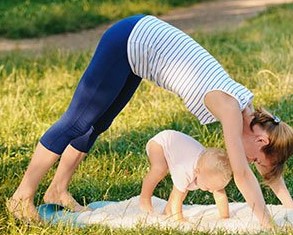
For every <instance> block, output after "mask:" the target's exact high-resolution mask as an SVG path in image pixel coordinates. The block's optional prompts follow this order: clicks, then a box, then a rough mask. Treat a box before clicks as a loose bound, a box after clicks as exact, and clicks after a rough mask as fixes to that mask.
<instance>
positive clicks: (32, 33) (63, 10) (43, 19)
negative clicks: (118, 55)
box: [0, 0, 199, 38]
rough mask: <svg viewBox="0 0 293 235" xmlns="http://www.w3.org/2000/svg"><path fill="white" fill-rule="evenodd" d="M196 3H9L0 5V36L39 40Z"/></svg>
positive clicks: (90, 0)
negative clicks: (128, 17)
mask: <svg viewBox="0 0 293 235" xmlns="http://www.w3.org/2000/svg"><path fill="white" fill-rule="evenodd" d="M196 2H199V0H135V1H130V0H127V1H125V0H80V1H77V0H51V1H40V0H30V1H23V0H10V1H0V25H1V27H0V35H1V36H4V37H8V38H24V37H28V38H30V37H41V36H45V35H50V34H57V33H62V32H76V31H79V30H81V29H88V28H93V27H95V26H98V25H101V24H102V23H105V22H109V21H111V20H115V19H120V18H122V17H126V16H129V15H133V14H138V13H144V14H155V15H159V14H162V13H165V12H167V11H168V10H170V9H172V8H174V7H175V6H182V5H186V4H192V3H196Z"/></svg>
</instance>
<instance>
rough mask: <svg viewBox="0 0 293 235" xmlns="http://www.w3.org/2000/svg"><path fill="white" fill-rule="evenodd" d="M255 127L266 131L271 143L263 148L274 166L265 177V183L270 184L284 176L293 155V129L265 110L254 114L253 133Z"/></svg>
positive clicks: (251, 125)
mask: <svg viewBox="0 0 293 235" xmlns="http://www.w3.org/2000/svg"><path fill="white" fill-rule="evenodd" d="M254 125H259V126H260V127H261V128H262V129H263V130H265V131H266V133H267V134H268V138H269V141H270V142H269V144H268V145H266V146H264V147H263V148H262V151H263V152H264V154H265V155H266V157H267V158H269V159H270V162H271V164H272V169H271V170H270V171H269V172H268V173H266V174H265V175H263V177H264V180H265V182H266V183H270V182H272V181H274V180H275V179H277V178H279V177H280V176H281V175H282V172H283V169H284V164H285V162H286V161H287V160H288V158H289V157H290V156H291V155H292V154H293V129H292V127H290V126H289V125H288V124H286V123H285V122H282V121H281V119H280V118H278V117H277V116H274V115H272V114H270V113H269V112H268V111H266V110H265V109H263V108H259V109H256V111H255V112H254V113H253V119H252V121H251V123H250V129H251V130H252V131H253V127H254Z"/></svg>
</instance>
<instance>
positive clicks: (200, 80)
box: [127, 16, 253, 124]
mask: <svg viewBox="0 0 293 235" xmlns="http://www.w3.org/2000/svg"><path fill="white" fill-rule="evenodd" d="M127 52H128V60H129V63H130V66H131V68H132V71H133V73H134V74H136V75H137V76H140V77H142V78H146V79H149V80H151V81H153V82H155V83H156V84H158V85H159V86H160V87H162V88H165V89H167V90H169V91H171V92H174V93H175V94H177V95H179V96H180V97H181V98H182V99H183V101H184V103H185V105H186V107H187V109H188V110H189V111H190V112H191V113H192V114H194V115H195V116H196V117H197V118H198V119H199V121H200V123H201V124H208V123H212V122H215V121H216V118H215V117H214V116H213V115H212V114H211V113H210V112H209V110H208V109H207V108H206V106H205V105H204V97H205V95H206V94H207V92H209V91H213V90H220V91H223V92H225V93H227V94H229V95H231V96H232V97H234V98H235V99H236V100H237V101H238V103H239V107H240V110H244V108H245V107H246V106H247V105H248V104H249V103H250V102H251V100H252V99H253V94H252V93H251V92H250V91H249V90H248V89H247V88H245V87H244V86H243V85H241V84H239V83H237V82H235V81H234V80H233V79H231V78H230V76H229V75H228V74H227V73H226V72H225V70H224V69H223V67H222V66H221V65H220V64H219V62H218V61H217V60H216V59H215V58H214V57H213V56H211V55H210V54H209V52H208V51H206V50H205V49H204V48H203V47H202V46H201V45H199V44H198V43H197V42H196V41H194V39H192V38H191V37H190V36H188V35H187V34H185V33H184V32H182V31H181V30H179V29H177V28H175V27H173V26H172V25H170V24H168V23H166V22H164V21H162V20H160V19H158V18H156V17H154V16H145V17H143V18H142V19H141V20H139V21H138V22H137V24H136V25H135V27H134V28H133V30H132V32H131V34H130V36H129V39H128V45H127Z"/></svg>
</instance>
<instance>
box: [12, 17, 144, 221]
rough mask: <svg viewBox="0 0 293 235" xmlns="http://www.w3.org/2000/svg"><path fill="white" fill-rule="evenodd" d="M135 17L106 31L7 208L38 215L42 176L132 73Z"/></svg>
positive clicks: (22, 214) (22, 215)
mask: <svg viewBox="0 0 293 235" xmlns="http://www.w3.org/2000/svg"><path fill="white" fill-rule="evenodd" d="M132 19H133V20H131V19H126V20H122V21H120V22H118V23H117V24H115V25H114V26H113V27H111V28H110V29H109V30H107V31H106V32H105V34H104V35H103V37H102V39H101V41H100V43H99V45H98V47H97V49H96V52H95V54H94V56H93V58H92V60H91V62H90V64H89V66H88V68H87V70H86V71H85V73H84V75H83V77H82V78H81V80H80V82H79V85H78V87H77V89H76V91H75V94H74V96H73V99H72V102H71V104H70V106H69V108H68V110H67V111H66V112H65V114H64V115H63V116H62V117H61V119H60V120H59V121H58V122H57V123H55V124H54V125H53V126H52V127H51V128H50V129H49V130H48V131H47V132H46V133H45V134H44V135H43V137H42V138H41V140H40V144H38V146H37V149H36V151H35V153H34V155H33V158H32V160H31V162H30V164H29V166H28V169H27V171H26V173H25V175H24V178H23V180H22V182H21V184H20V185H19V187H18V188H17V190H16V192H15V193H14V195H13V196H12V198H11V199H10V200H9V201H8V202H7V206H8V210H9V211H10V212H12V213H14V214H15V216H17V217H18V218H20V219H27V220H31V219H35V218H36V217H37V219H38V216H37V213H36V209H35V208H34V205H33V197H34V194H35V192H36V189H37V186H38V184H39V182H40V180H41V178H42V177H43V176H44V174H45V173H46V172H47V171H48V170H49V168H50V167H51V166H52V165H53V164H54V162H55V161H56V160H57V159H58V156H59V155H61V154H62V153H63V151H64V150H65V148H66V147H67V146H68V144H69V143H70V142H71V141H72V140H73V139H76V138H78V137H79V136H82V135H84V134H85V133H86V132H87V131H88V130H89V129H90V128H91V126H92V125H93V124H94V123H96V122H97V120H98V119H99V118H100V117H101V116H102V115H103V113H105V111H106V110H107V109H108V108H109V107H110V105H111V104H112V103H113V101H114V100H115V99H116V97H117V96H118V94H119V93H120V91H121V89H122V88H123V86H124V84H125V82H126V80H127V77H128V75H129V74H130V73H131V69H130V66H129V64H128V58H127V39H128V36H129V34H130V32H131V30H132V28H133V27H134V25H135V23H136V22H137V21H138V20H139V17H137V18H132ZM73 161H76V159H73ZM20 210H21V211H20Z"/></svg>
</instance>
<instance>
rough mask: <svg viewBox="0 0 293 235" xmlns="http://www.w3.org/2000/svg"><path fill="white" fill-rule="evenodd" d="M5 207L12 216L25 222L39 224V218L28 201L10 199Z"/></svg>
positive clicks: (34, 208)
mask: <svg viewBox="0 0 293 235" xmlns="http://www.w3.org/2000/svg"><path fill="white" fill-rule="evenodd" d="M6 207H7V209H8V211H9V212H10V213H11V214H13V216H14V217H15V218H17V219H19V220H22V221H25V222H29V223H30V222H40V221H41V217H40V215H39V213H38V211H37V209H36V207H35V206H34V204H33V202H32V200H30V199H16V198H10V199H9V200H7V201H6Z"/></svg>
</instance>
